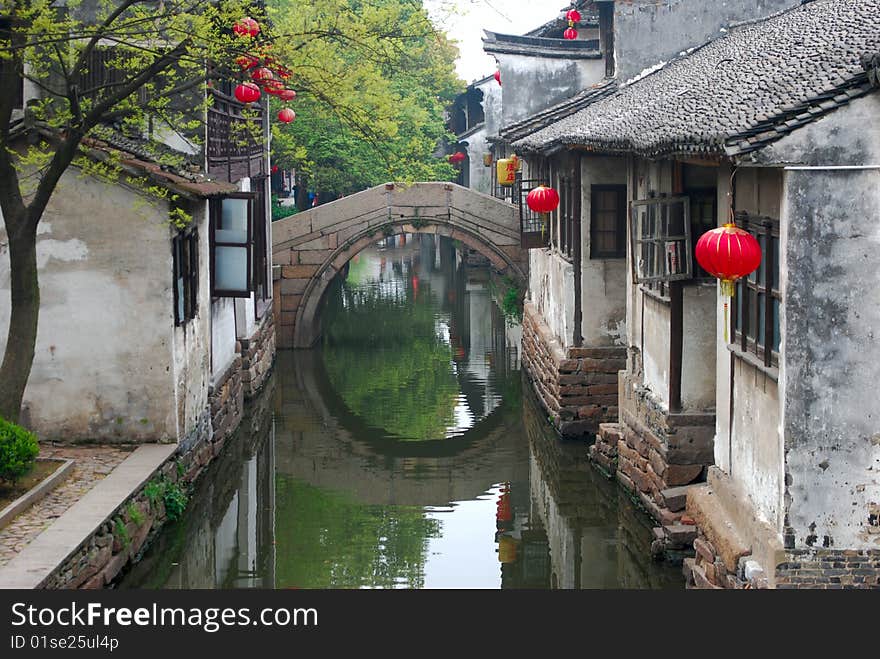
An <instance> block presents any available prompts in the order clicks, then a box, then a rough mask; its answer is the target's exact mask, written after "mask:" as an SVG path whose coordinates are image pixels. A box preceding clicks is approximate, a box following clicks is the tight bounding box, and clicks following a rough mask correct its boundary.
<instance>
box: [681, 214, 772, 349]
mask: <svg viewBox="0 0 880 659" xmlns="http://www.w3.org/2000/svg"><path fill="white" fill-rule="evenodd" d="M696 256H697V263H699V264H700V266H701V267H702V268H703V270H705V271H706V272H708V273H709V274H710V275H712V276H713V277H717V278H718V279H720V280H721V295H723V296H724V298H725V299H724V341H725V343H726V342H727V299H728V298H731V297H733V295H734V293H735V292H736V282H737V280H739V279H742V278H743V277H748V276H749V275H750V274H752V273H753V272H754V271H755V270H757V269H758V267H759V266H760V265H761V245H760V244H759V243H758V241H757V240H756V239H755V237H754V236H753V235H752V234H750V233H749V232H748V231H745V230H744V229H740V228H739V227H738V226H736V225H735V224H734V223H733V222H729V223H727V224H725V225H724V226H721V227H718V228H717V229H712V230H711V231H707V232H706V233H704V234H703V235H702V236H700V239H699V240H698V241H697V247H696Z"/></svg>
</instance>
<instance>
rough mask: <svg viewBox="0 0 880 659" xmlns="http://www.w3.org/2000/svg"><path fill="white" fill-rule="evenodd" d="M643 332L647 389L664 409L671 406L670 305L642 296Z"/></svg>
mask: <svg viewBox="0 0 880 659" xmlns="http://www.w3.org/2000/svg"><path fill="white" fill-rule="evenodd" d="M641 298H642V300H643V303H644V306H643V307H642V313H643V319H642V322H643V324H644V332H643V334H642V345H641V349H642V363H643V365H644V369H645V382H644V383H645V386H647V387H648V388H649V389H650V390H651V391H652V392H653V393H654V396H655V397H656V399H657V402H659V403H660V404H661V405H662V406H663V407H664V408H668V407H669V342H670V333H669V329H670V328H669V305H668V304H666V303H664V302H661V301H659V300H657V299H655V298H653V297H651V296H649V295H641Z"/></svg>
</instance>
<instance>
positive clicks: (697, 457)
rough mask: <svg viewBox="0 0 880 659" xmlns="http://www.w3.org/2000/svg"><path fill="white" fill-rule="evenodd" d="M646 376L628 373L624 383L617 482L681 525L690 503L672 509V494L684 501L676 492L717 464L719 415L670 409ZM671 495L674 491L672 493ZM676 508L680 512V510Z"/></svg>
mask: <svg viewBox="0 0 880 659" xmlns="http://www.w3.org/2000/svg"><path fill="white" fill-rule="evenodd" d="M640 379H641V378H637V377H635V376H633V375H632V374H631V373H624V374H622V375H621V380H620V401H621V406H620V407H621V409H620V429H621V430H622V435H623V436H622V438H621V439H619V440H618V445H617V474H616V475H617V479H618V481H620V483H621V484H622V485H623V486H624V487H625V488H626V489H628V490H629V491H630V492H633V493H635V494H637V495H638V497H639V499H640V500H641V502H642V504H643V505H644V506H645V508H647V510H648V512H649V513H650V514H651V516H652V517H654V519H656V520H657V521H659V522H661V523H662V524H663V525H669V524H675V523H677V522H678V521H679V520H680V519H681V517H682V515H683V509H684V505H683V502H681V503H680V505H672V506H670V505H669V502H667V500H666V496H667V495H670V494H672V495H674V496H675V498H676V499H677V500H679V501H681V498H680V496H679V494H680V493H679V491H678V490H676V488H679V487H682V486H686V485H689V484H691V483H698V482H702V481H704V480H705V476H706V468H707V467H708V466H709V465H712V464H713V463H714V453H713V450H714V449H713V443H714V436H715V415H714V414H693V413H672V414H670V413H669V412H667V411H666V410H664V409H663V408H662V407H661V406H660V405H659V404H658V403H657V402H656V401H655V400H654V398H653V396H652V394H651V392H650V391H648V390H647V389H645V388H644V387H642V386H641V382H640ZM670 491H671V492H670ZM674 508H677V510H675V509H674Z"/></svg>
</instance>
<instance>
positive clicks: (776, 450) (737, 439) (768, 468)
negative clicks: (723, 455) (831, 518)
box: [726, 357, 784, 532]
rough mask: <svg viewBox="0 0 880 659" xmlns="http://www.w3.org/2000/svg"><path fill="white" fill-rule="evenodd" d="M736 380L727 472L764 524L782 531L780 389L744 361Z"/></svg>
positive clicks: (737, 369) (737, 366)
mask: <svg viewBox="0 0 880 659" xmlns="http://www.w3.org/2000/svg"><path fill="white" fill-rule="evenodd" d="M728 359H729V357H728ZM733 377H734V380H733V409H734V412H733V428H732V430H733V442H732V444H731V445H730V446H729V449H728V450H729V456H728V459H727V460H726V462H728V466H727V473H728V475H729V476H730V477H731V478H732V479H733V480H735V481H737V482H738V483H740V484H741V485H742V487H743V489H744V490H745V492H746V493H748V496H749V498H750V499H751V501H752V503H753V505H754V507H755V509H756V511H757V513H758V514H759V515H760V516H761V518H762V521H766V522H768V523H769V524H770V525H771V526H772V527H773V528H776V529H777V530H779V531H780V532H781V530H782V469H781V465H782V461H783V459H784V456H783V453H782V442H781V440H780V430H779V426H780V406H779V388H778V386H777V384H776V382H775V381H774V380H773V379H772V378H770V377H768V376H767V375H765V374H764V373H762V372H761V371H759V370H758V369H757V368H755V367H754V366H751V365H749V364H747V363H746V362H744V361H743V360H742V359H735V360H734V375H733Z"/></svg>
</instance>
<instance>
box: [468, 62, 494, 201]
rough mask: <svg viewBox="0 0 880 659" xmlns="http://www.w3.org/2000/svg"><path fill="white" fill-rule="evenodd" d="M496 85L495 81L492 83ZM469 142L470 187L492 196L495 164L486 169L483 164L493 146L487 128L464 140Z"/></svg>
mask: <svg viewBox="0 0 880 659" xmlns="http://www.w3.org/2000/svg"><path fill="white" fill-rule="evenodd" d="M492 84H495V81H494V80H493V81H492ZM464 140H465V141H466V142H467V144H468V146H467V152H468V158H469V160H468V168H469V170H468V171H469V174H470V178H469V181H470V183H469V186H468V187H470V188H471V190H476V191H477V192H482V193H483V194H492V176H493V174H494V173H495V167H494V164H493V166H491V167H486V166H485V165H484V164H483V154H486V153H489V152H490V151H489V149H490V148H491V145H490V144H489V142H488V140H487V139H486V127H485V124H484V125H483V127H482V128H481V129H480V130H478V131H475V132H473V133H471V134H470V135H468V136H467V137H465V138H464Z"/></svg>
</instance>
